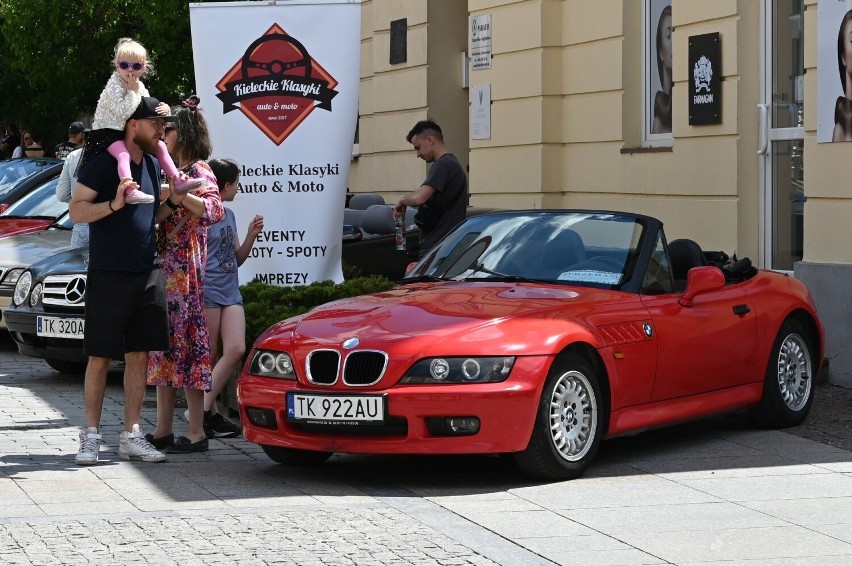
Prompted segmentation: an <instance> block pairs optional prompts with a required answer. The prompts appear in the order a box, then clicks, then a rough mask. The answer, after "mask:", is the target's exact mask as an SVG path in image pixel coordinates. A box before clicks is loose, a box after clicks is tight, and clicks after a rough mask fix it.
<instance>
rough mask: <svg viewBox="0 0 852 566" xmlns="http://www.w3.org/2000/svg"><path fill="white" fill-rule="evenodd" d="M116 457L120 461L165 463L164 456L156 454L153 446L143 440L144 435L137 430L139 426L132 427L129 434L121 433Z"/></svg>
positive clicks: (160, 453)
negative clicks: (119, 458)
mask: <svg viewBox="0 0 852 566" xmlns="http://www.w3.org/2000/svg"><path fill="white" fill-rule="evenodd" d="M118 455H119V457H121V459H122V460H137V461H140V462H165V461H166V455H165V454H163V453H162V452H158V451H157V449H156V448H154V446H153V445H152V444H151V443H150V442H148V441H147V440H145V435H144V434H142V431H141V430H139V425H138V424H135V425H133V429H132V430H131V431H130V432H122V433H121V437H120V438H119V441H118Z"/></svg>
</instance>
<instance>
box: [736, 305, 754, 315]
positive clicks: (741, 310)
mask: <svg viewBox="0 0 852 566" xmlns="http://www.w3.org/2000/svg"><path fill="white" fill-rule="evenodd" d="M750 312H751V309H750V308H748V305H734V314H735V315H737V316H742V315H744V314H748V313H750Z"/></svg>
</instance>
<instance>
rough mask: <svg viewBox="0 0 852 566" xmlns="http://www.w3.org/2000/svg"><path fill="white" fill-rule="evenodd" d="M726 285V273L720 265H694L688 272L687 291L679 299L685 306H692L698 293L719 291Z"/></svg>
mask: <svg viewBox="0 0 852 566" xmlns="http://www.w3.org/2000/svg"><path fill="white" fill-rule="evenodd" d="M724 287H725V274H724V273H722V270H721V269H719V268H718V267H713V266H710V265H707V266H702V267H693V268H692V269H690V270H689V272H688V273H687V274H686V291H685V292H684V293H683V297H681V298H680V300H678V303H680V304H681V305H682V306H684V307H691V306H692V303H693V300H694V299H695V297H697V296H698V295H703V294H704V293H711V292H713V291H719V290H720V289H723V288H724Z"/></svg>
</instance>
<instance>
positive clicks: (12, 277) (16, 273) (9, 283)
mask: <svg viewBox="0 0 852 566" xmlns="http://www.w3.org/2000/svg"><path fill="white" fill-rule="evenodd" d="M24 269H26V268H24V267H16V268H15V269H10V270H9V271H7V272H6V276H5V277H3V280H2V281H0V285H2V286H4V287H14V286H15V282H16V281H17V280H18V278H19V277H20V276H21V273H23V272H24Z"/></svg>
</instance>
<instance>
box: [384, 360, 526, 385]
mask: <svg viewBox="0 0 852 566" xmlns="http://www.w3.org/2000/svg"><path fill="white" fill-rule="evenodd" d="M514 365H515V358H514V357H513V356H497V357H487V358H474V357H471V358H426V359H423V360H420V361H418V362H417V363H416V364H414V365H413V366H411V369H409V370H408V371H407V372H406V374H405V376H404V377H403V378H402V381H401V382H400V383H498V382H500V381H506V379H507V378H508V377H509V374H510V373H511V371H512V367H513V366H514Z"/></svg>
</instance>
